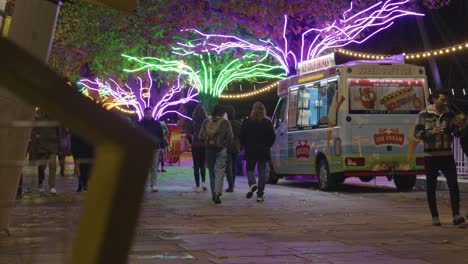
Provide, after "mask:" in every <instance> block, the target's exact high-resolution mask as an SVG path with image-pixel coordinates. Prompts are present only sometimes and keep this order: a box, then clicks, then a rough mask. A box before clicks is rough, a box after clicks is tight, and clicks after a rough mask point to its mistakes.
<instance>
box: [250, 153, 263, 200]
mask: <svg viewBox="0 0 468 264" xmlns="http://www.w3.org/2000/svg"><path fill="white" fill-rule="evenodd" d="M266 162H267V161H266V160H265V159H261V160H258V159H247V160H246V169H247V178H248V181H249V186H252V184H257V183H256V181H255V176H254V169H255V165H257V166H258V190H257V196H263V192H264V190H265V183H266V175H265V171H266Z"/></svg>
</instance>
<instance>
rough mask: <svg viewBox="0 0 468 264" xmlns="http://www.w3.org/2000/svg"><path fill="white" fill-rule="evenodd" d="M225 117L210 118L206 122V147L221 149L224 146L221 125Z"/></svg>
mask: <svg viewBox="0 0 468 264" xmlns="http://www.w3.org/2000/svg"><path fill="white" fill-rule="evenodd" d="M222 123H223V119H218V120H217V121H214V120H213V119H208V120H207V121H206V123H205V127H204V129H205V134H206V138H205V147H207V148H211V149H221V148H222V147H223V146H224V140H223V137H222V136H221V135H220V133H221V132H222V131H221V125H222Z"/></svg>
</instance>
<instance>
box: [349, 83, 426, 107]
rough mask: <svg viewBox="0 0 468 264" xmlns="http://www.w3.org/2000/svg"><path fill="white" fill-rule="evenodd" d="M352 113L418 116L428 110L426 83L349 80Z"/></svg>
mask: <svg viewBox="0 0 468 264" xmlns="http://www.w3.org/2000/svg"><path fill="white" fill-rule="evenodd" d="M348 87H349V93H350V103H349V111H350V113H369V114H373V113H375V114H379V113H405V114H406V113H417V112H419V111H421V110H422V109H424V108H425V102H424V89H423V87H424V80H423V79H416V78H412V79H409V78H408V79H402V78H359V79H357V78H356V79H349V80H348Z"/></svg>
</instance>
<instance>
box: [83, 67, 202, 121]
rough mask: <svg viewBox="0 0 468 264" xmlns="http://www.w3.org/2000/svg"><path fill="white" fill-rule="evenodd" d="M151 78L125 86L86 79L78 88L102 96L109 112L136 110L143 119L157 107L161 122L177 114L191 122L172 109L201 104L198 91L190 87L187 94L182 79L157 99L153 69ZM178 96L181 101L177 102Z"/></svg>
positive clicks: (154, 115) (112, 82)
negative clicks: (153, 89)
mask: <svg viewBox="0 0 468 264" xmlns="http://www.w3.org/2000/svg"><path fill="white" fill-rule="evenodd" d="M147 76H148V78H147V80H148V81H145V80H143V79H142V78H141V77H138V78H137V79H136V82H135V83H131V81H129V82H127V83H125V85H124V86H123V87H122V86H121V85H119V83H118V82H116V81H115V80H113V79H109V80H102V79H99V78H95V79H82V80H80V81H79V82H78V85H82V86H83V87H84V88H85V90H84V91H83V92H84V93H86V92H88V93H89V92H94V93H98V94H99V96H100V97H101V98H102V99H103V100H102V101H103V102H102V105H103V107H104V108H106V109H107V110H110V109H113V108H117V109H120V110H121V107H131V108H133V109H134V110H135V112H136V114H137V115H138V119H139V120H141V119H142V118H143V110H144V109H145V108H146V107H151V108H153V113H152V115H153V117H154V118H155V119H160V118H161V117H162V116H164V115H165V114H168V113H176V114H178V115H179V116H182V117H184V118H188V119H191V118H190V117H188V116H186V115H184V114H182V113H180V112H178V111H177V110H171V107H172V106H177V105H180V104H186V103H188V102H198V100H196V99H195V97H196V96H197V95H198V93H197V92H195V91H194V88H193V87H189V88H188V89H187V90H186V91H185V90H184V89H183V87H182V83H181V81H180V79H177V82H176V84H175V85H174V86H172V87H170V88H169V90H167V91H166V93H165V94H164V95H163V96H162V97H161V98H157V96H155V95H153V94H151V91H152V88H153V80H152V78H151V75H150V71H149V70H147ZM176 97H179V98H178V99H175V98H176ZM174 99H175V100H174Z"/></svg>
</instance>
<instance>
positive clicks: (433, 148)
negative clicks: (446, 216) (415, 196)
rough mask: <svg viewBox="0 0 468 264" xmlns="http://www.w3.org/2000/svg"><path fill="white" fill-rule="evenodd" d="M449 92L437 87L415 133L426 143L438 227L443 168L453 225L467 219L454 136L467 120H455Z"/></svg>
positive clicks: (430, 196)
mask: <svg viewBox="0 0 468 264" xmlns="http://www.w3.org/2000/svg"><path fill="white" fill-rule="evenodd" d="M448 95H449V93H448V91H447V90H436V91H435V92H434V93H433V104H431V105H429V106H428V107H427V108H426V109H424V110H422V111H421V112H419V114H418V117H417V119H416V125H415V131H414V136H415V137H416V138H417V139H420V140H422V141H423V142H424V168H425V170H426V184H427V201H428V204H429V209H430V212H431V215H432V225H434V226H440V225H441V224H440V220H439V212H438V211H437V201H436V187H437V176H438V175H439V170H440V171H441V172H442V173H443V174H444V176H445V178H446V179H447V185H448V187H449V191H450V203H451V206H452V216H453V224H454V225H459V224H461V223H463V222H465V218H464V217H463V216H460V192H459V190H458V181H457V169H456V165H455V160H454V157H453V151H452V141H453V136H454V135H455V136H459V135H460V130H461V129H462V128H463V126H464V124H463V120H457V119H455V118H454V114H453V113H452V112H450V111H449V110H448Z"/></svg>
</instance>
